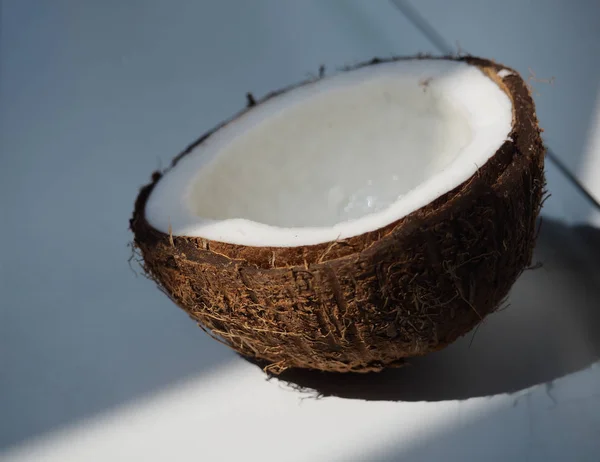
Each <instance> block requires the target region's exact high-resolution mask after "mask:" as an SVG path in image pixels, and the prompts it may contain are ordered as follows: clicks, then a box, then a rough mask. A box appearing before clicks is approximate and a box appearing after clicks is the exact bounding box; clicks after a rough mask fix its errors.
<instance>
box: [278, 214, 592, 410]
mask: <svg viewBox="0 0 600 462" xmlns="http://www.w3.org/2000/svg"><path fill="white" fill-rule="evenodd" d="M535 261H539V262H541V263H542V267H541V268H539V269H536V270H529V271H526V272H525V273H524V274H523V275H522V276H521V278H520V279H519V280H518V281H517V283H516V284H515V286H514V287H513V290H512V291H511V294H510V297H509V303H510V306H509V307H508V308H507V309H504V310H502V311H500V312H497V313H495V314H493V315H491V316H489V317H488V318H486V320H485V321H484V322H483V323H482V324H481V325H480V326H479V328H477V329H476V330H474V331H473V332H471V333H469V334H467V335H466V336H465V337H463V338H462V339H460V340H459V341H457V342H456V343H454V344H453V345H451V346H450V347H448V348H446V349H445V350H443V351H440V352H437V353H433V354H430V355H428V356H425V357H422V358H415V359H411V360H410V361H408V364H407V366H405V367H402V368H399V369H388V370H384V371H382V372H379V373H368V374H339V373H324V372H319V371H311V370H301V369H295V370H288V371H286V372H284V373H283V374H281V375H280V376H279V377H278V378H277V379H276V380H280V381H282V382H287V383H288V384H289V385H291V386H293V387H299V388H302V389H312V390H315V391H316V392H317V393H318V394H320V395H323V396H337V397H341V398H351V399H364V400H391V401H441V400H454V399H467V398H471V397H477V396H488V395H494V394H498V393H507V392H514V391H517V390H520V389H523V388H527V387H529V386H532V385H535V384H539V383H543V382H548V381H551V380H553V379H556V378H558V377H561V376H564V375H566V374H569V373H572V372H575V371H577V370H579V369H582V368H584V367H586V366H588V365H590V364H592V363H593V362H595V361H597V360H598V359H599V358H600V229H596V228H592V227H590V226H579V227H568V226H565V225H563V224H561V223H559V222H557V221H546V220H544V222H543V226H542V229H541V233H540V236H539V238H538V242H537V245H536V249H535V254H534V262H535Z"/></svg>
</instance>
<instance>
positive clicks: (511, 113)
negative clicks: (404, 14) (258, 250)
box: [137, 56, 521, 247]
mask: <svg viewBox="0 0 600 462" xmlns="http://www.w3.org/2000/svg"><path fill="white" fill-rule="evenodd" d="M444 61H445V62H444ZM419 63H421V64H424V66H423V65H421V66H420V67H419ZM440 63H441V65H440ZM374 65H377V68H378V69H382V73H383V75H386V73H387V75H390V71H389V70H388V69H386V66H388V67H389V68H390V69H391V71H394V70H395V66H398V67H399V68H400V75H406V72H407V69H408V70H409V71H410V68H411V67H412V68H413V70H414V68H417V70H419V68H420V70H421V72H420V73H417V74H418V75H416V77H415V80H417V81H418V82H419V84H420V85H421V84H422V83H423V82H424V81H425V82H426V83H427V84H428V83H429V81H428V80H427V79H428V78H429V77H431V70H432V69H433V70H437V71H438V72H440V71H446V70H448V69H450V70H452V69H461V70H466V72H470V73H471V74H473V73H474V72H476V73H477V74H476V76H475V78H476V80H477V81H478V82H479V83H481V84H482V85H484V86H486V88H487V90H492V91H494V92H495V93H496V95H497V96H500V97H502V98H503V103H504V104H505V105H504V108H505V109H506V111H505V113H504V120H503V123H504V125H503V126H502V127H501V130H500V129H498V130H496V133H499V132H501V135H498V136H497V137H496V140H495V143H494V144H493V146H490V144H489V143H487V145H488V146H487V147H488V149H487V150H481V149H478V148H477V146H478V145H477V144H475V143H473V142H471V143H469V145H468V147H471V148H472V151H473V152H479V153H481V152H484V151H485V152H484V155H483V157H482V158H481V159H478V160H477V161H476V162H470V163H465V162H458V164H457V162H454V164H453V165H451V166H450V168H447V169H445V170H443V171H442V172H441V173H440V174H437V175H434V176H432V177H431V178H429V179H428V180H427V181H426V182H425V183H422V184H421V185H419V187H418V188H416V190H413V191H411V192H410V193H409V194H407V195H405V196H404V198H402V199H400V200H399V201H397V202H396V203H395V204H393V205H392V206H390V207H388V208H387V209H385V210H383V211H381V212H376V213H371V214H367V215H365V216H363V217H361V218H359V219H356V220H348V221H343V222H341V223H339V224H336V225H334V226H328V227H278V226H273V225H267V224H264V223H258V222H255V221H252V220H240V219H226V220H220V221H218V220H206V219H202V218H198V217H196V219H197V220H199V221H200V222H201V226H200V227H195V228H194V229H190V228H189V226H188V228H185V226H184V227H183V229H182V226H181V221H178V220H177V219H176V218H177V216H176V215H177V214H176V213H175V214H174V213H172V212H173V209H171V208H169V213H166V214H164V213H163V214H162V216H159V218H160V220H158V221H160V223H157V220H156V214H154V215H153V205H152V204H153V198H154V199H156V198H157V197H159V198H160V197H161V193H160V191H161V189H163V191H164V189H165V188H167V187H168V186H169V183H172V182H174V181H176V180H178V177H179V176H180V175H181V173H183V174H187V180H188V181H187V183H185V182H184V184H190V183H189V182H190V178H191V179H192V180H193V177H195V176H197V175H198V172H199V169H197V168H196V169H194V168H189V167H190V166H191V165H192V164H193V162H191V161H194V160H196V162H199V164H200V166H202V163H206V162H209V161H210V160H211V159H212V158H211V157H210V156H194V154H195V153H197V152H198V150H199V149H200V150H202V149H204V150H205V151H206V146H210V143H211V140H217V143H215V144H216V145H217V146H218V141H219V137H220V138H221V139H227V138H228V129H230V128H231V127H233V128H234V129H235V128H236V125H239V124H240V121H241V122H242V124H243V122H244V120H249V118H250V120H251V117H252V115H253V114H258V116H260V115H261V114H263V113H267V114H268V112H269V110H270V109H271V108H272V107H270V106H269V105H271V104H275V105H276V104H278V103H279V104H280V105H281V106H282V107H283V106H286V107H287V106H289V105H290V103H289V101H287V100H286V97H287V96H289V95H292V98H294V96H295V95H296V99H297V100H298V101H306V100H307V99H306V97H305V96H303V94H302V93H299V96H297V95H298V92H301V91H303V90H308V91H309V92H310V90H312V89H314V88H317V93H318V92H319V89H320V92H322V93H327V92H328V91H329V89H330V88H335V87H336V86H338V85H337V84H339V81H340V80H342V81H343V79H344V78H349V79H350V83H352V80H360V77H361V75H360V71H361V70H364V71H365V73H364V74H363V75H364V76H367V77H368V76H378V75H380V74H377V73H376V72H374V70H373V66H374ZM423 70H425V71H423ZM386 71H387V72H386ZM515 75H517V76H518V74H516V72H515V71H514V70H512V69H510V68H508V67H505V66H499V65H496V64H495V63H493V62H492V61H488V60H482V59H479V58H473V57H459V58H457V57H447V56H446V57H431V56H416V57H395V58H390V59H386V60H380V59H377V58H375V59H374V60H372V61H369V62H367V63H362V64H359V65H357V66H353V67H350V68H346V69H344V72H341V73H339V74H336V75H334V76H333V77H327V78H324V79H323V78H318V79H313V80H309V81H305V82H302V83H300V84H296V85H293V86H290V87H287V88H285V89H283V90H279V91H276V92H273V93H271V94H269V95H267V96H266V97H265V98H263V99H262V100H260V101H258V102H255V101H254V100H253V99H252V98H250V99H249V107H248V108H247V109H246V110H244V111H242V112H240V113H238V114H236V115H235V116H234V117H232V118H231V119H229V120H227V121H226V122H224V123H222V124H221V125H219V126H218V127H216V128H215V129H214V130H212V131H210V132H209V133H207V134H206V135H204V136H203V137H201V138H200V139H199V140H198V141H196V142H195V143H193V144H192V145H190V146H189V147H188V148H187V149H186V150H185V151H184V152H183V153H181V154H180V155H179V156H177V157H176V158H175V159H174V161H173V163H172V165H171V167H170V168H169V169H167V170H166V171H165V172H162V173H160V174H156V175H155V177H154V181H153V184H152V188H151V189H150V191H148V194H146V199H145V201H144V204H143V210H138V211H137V212H142V215H143V218H144V221H146V222H147V224H148V226H149V227H150V228H153V229H155V230H156V231H158V232H159V233H164V234H171V235H172V236H181V237H190V238H197V239H201V240H207V241H211V242H220V243H224V244H228V245H232V246H243V247H305V246H312V245H319V244H323V243H327V242H332V241H342V240H345V239H349V238H353V237H356V236H360V235H363V234H366V233H370V232H373V231H377V230H379V229H383V228H386V227H388V226H389V225H390V224H393V223H395V222H398V221H400V220H402V219H403V218H405V217H407V216H408V215H410V214H411V213H413V212H415V211H418V210H419V209H421V208H423V207H425V206H427V205H429V204H431V203H432V202H435V201H437V200H439V199H441V198H443V197H444V196H445V195H447V194H448V193H449V192H450V191H452V190H453V189H456V188H458V187H460V186H461V185H463V184H464V183H465V182H467V181H468V180H469V178H471V177H473V175H474V174H475V173H476V172H477V171H478V170H479V169H480V168H481V167H482V166H483V165H484V164H485V163H486V162H487V161H488V160H490V159H491V158H493V157H494V155H495V154H497V152H498V150H499V149H500V148H501V147H502V145H503V144H504V143H505V142H507V141H508V142H510V141H511V134H512V132H513V130H514V126H515V107H514V101H513V95H512V94H511V92H510V90H509V89H508V88H507V87H506V85H505V82H504V79H507V78H511V77H512V76H515ZM348 76H349V77H348ZM355 77H357V78H355ZM434 77H435V76H434ZM458 80H462V81H465V80H468V79H465V77H464V76H460V77H459V79H458ZM519 80H521V79H520V78H519ZM328 82H333V83H332V84H331V85H330V86H329V87H328V86H327V83H328ZM319 85H320V86H319ZM434 85H435V83H434ZM461 89H462V90H464V89H465V88H464V87H462V88H461ZM477 96H480V95H479V94H478V93H477V92H471V94H470V97H471V99H473V98H476V97H477ZM288 99H289V98H288ZM309 99H310V97H309ZM262 108H266V109H265V110H264V111H263V113H261V112H260V111H261V109H262ZM478 115H480V114H478ZM470 126H471V128H473V125H472V124H471V125H470ZM242 128H243V125H242ZM250 129H251V128H250ZM242 132H243V130H242ZM478 133H479V135H486V134H487V133H488V132H485V131H479V132H478ZM484 141H485V140H484ZM215 144H213V145H215ZM200 152H202V151H200ZM216 152H219V149H216ZM213 155H214V153H213ZM202 157H204V158H202ZM198 159H199V160H198ZM461 159H464V156H461V155H459V156H458V160H461ZM457 171H458V172H459V173H460V175H457ZM178 172H179V173H178ZM184 176H185V175H184ZM444 178H446V180H448V178H450V181H449V182H448V181H446V183H443V184H442V185H441V186H440V184H441V183H440V179H444ZM436 184H437V187H436ZM424 185H425V186H424ZM432 185H433V187H431V186H432ZM423 187H424V188H425V189H427V188H428V191H429V195H427V194H425V195H423V194H419V193H420V190H422V189H423ZM157 191H158V194H157V193H156V192H157ZM415 191H416V193H415ZM162 196H163V197H164V194H163V195H162ZM407 198H408V199H413V200H412V201H410V200H407ZM415 198H416V199H418V200H414V199H415ZM172 204H173V201H172ZM174 204H175V206H181V205H182V204H185V201H181V200H179V201H177V200H175V201H174ZM154 211H156V208H154ZM184 225H186V224H184ZM187 225H189V223H187ZM223 228H228V229H230V230H231V229H232V228H235V229H236V230H237V231H241V232H238V233H237V234H236V233H233V234H236V235H234V236H232V233H229V235H227V233H225V234H224V233H223V232H222V231H223ZM207 230H208V232H207Z"/></svg>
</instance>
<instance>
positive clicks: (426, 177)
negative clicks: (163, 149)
mask: <svg viewBox="0 0 600 462" xmlns="http://www.w3.org/2000/svg"><path fill="white" fill-rule="evenodd" d="M501 77H502V76H501ZM511 126H512V102H511V100H510V98H509V97H508V95H507V94H506V93H505V92H504V91H503V90H502V89H501V88H500V87H499V86H498V85H497V83H495V82H494V81H493V80H492V79H490V78H489V77H488V76H486V75H485V74H484V73H483V72H482V71H481V70H480V69H478V68H477V67H474V66H471V65H468V64H466V63H462V62H456V61H450V60H409V61H400V62H394V63H385V64H379V65H376V66H367V67H363V68H360V69H358V70H353V71H349V72H344V73H340V74H338V75H335V76H332V77H328V78H325V79H321V80H318V81H316V82H313V83H310V84H306V85H303V86H301V87H298V88H296V89H293V90H290V91H288V92H286V93H283V94H281V95H279V96H277V97H274V98H271V99H269V100H267V101H266V102H264V103H261V104H259V105H257V106H255V107H254V108H252V109H251V110H249V111H247V112H246V113H245V114H244V115H242V116H240V117H238V118H237V119H235V120H233V121H232V122H230V123H229V124H227V125H226V126H225V127H224V128H222V129H220V130H218V131H216V132H215V133H214V134H213V135H212V136H210V137H209V138H208V139H207V140H206V141H205V142H203V143H201V144H200V145H199V146H198V147H196V148H195V149H194V150H193V151H192V152H190V153H189V154H187V155H186V156H185V157H183V158H182V159H181V160H180V161H179V162H178V163H177V165H176V166H175V167H174V168H172V169H171V170H170V171H168V173H167V174H166V175H164V176H163V178H162V179H161V180H160V181H159V182H158V184H157V185H156V187H155V188H154V190H153V191H152V194H151V195H150V197H149V199H148V202H147V205H146V210H145V212H146V219H147V220H148V222H149V224H150V225H152V226H153V227H155V228H156V229H158V230H160V231H162V232H165V233H169V232H171V233H172V234H173V235H180V236H191V237H201V238H205V239H209V240H214V241H219V242H226V243H232V244H239V245H247V246H277V247H293V246H303V245H313V244H319V243H323V242H330V241H335V240H338V239H345V238H349V237H352V236H356V235H360V234H363V233H366V232H369V231H373V230H376V229H379V228H382V227H384V226H386V225H388V224H390V223H392V222H394V221H396V220H398V219H400V218H402V217H404V216H406V215H408V214H410V213H412V212H414V211H416V210H418V209H419V208H421V207H424V206H426V205H427V204H429V203H430V202H432V201H433V200H435V199H436V198H438V197H440V196H442V195H443V194H444V193H446V192H448V191H450V190H452V189H453V188H455V187H456V186H458V185H460V184H461V183H463V182H464V181H466V180H467V179H469V178H470V177H471V176H472V175H473V174H474V173H475V172H476V171H477V169H479V168H480V167H481V166H483V165H484V164H485V163H486V161H488V160H489V159H490V158H491V157H492V156H493V155H494V154H495V152H496V151H497V150H498V148H500V146H501V145H502V144H503V143H504V141H505V140H506V139H507V137H508V135H509V133H510V131H511V128H512V127H511Z"/></svg>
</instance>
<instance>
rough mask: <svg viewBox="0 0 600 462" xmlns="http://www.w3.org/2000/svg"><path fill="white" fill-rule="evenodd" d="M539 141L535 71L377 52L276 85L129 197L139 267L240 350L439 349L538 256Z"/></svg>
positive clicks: (347, 352) (320, 359)
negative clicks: (528, 74) (529, 75)
mask: <svg viewBox="0 0 600 462" xmlns="http://www.w3.org/2000/svg"><path fill="white" fill-rule="evenodd" d="M544 152H545V151H544V146H543V144H542V141H541V138H540V129H539V128H538V124H537V120H536V116H535V110H534V104H533V101H532V98H531V95H530V93H529V91H528V87H527V85H526V83H525V82H524V81H523V80H522V79H521V77H520V76H519V75H518V74H517V72H515V71H514V70H512V69H507V68H505V67H504V66H501V65H498V64H496V63H493V62H490V61H487V60H484V59H478V58H473V57H463V58H429V57H426V58H424V57H418V58H394V59H390V60H379V59H375V60H373V61H371V62H369V63H366V64H362V65H359V66H356V67H354V68H351V69H347V70H345V71H344V72H341V73H339V74H337V75H335V76H332V77H326V78H319V79H316V80H311V81H309V82H304V83H302V84H300V85H296V86H293V87H290V88H287V89H285V90H283V91H278V92H276V93H273V94H270V95H268V96H267V97H266V98H264V99H263V100H261V101H258V102H255V101H254V99H253V98H252V97H251V96H249V104H248V108H247V109H246V110H245V111H243V112H242V113H240V114H238V115H237V116H235V117H233V118H232V119H231V120H229V121H227V122H225V123H223V124H222V125H220V126H219V127H218V128H216V129H215V130H213V131H212V132H210V133H209V134H207V135H204V136H203V137H202V138H200V139H199V140H198V141H196V142H195V143H194V144H192V145H191V146H190V147H189V148H188V149H186V150H185V151H184V152H183V153H182V154H180V155H179V156H177V157H176V158H175V160H174V161H173V163H172V166H171V167H170V168H169V169H167V170H166V171H165V172H163V173H159V172H157V173H155V174H154V176H153V181H152V182H151V183H150V184H149V185H147V186H145V187H144V188H143V189H142V190H141V192H140V194H139V197H138V198H137V202H136V205H135V211H134V214H133V218H132V219H131V223H130V225H131V229H132V231H133V233H134V239H135V246H136V247H137V248H138V249H139V251H141V254H142V256H143V259H144V268H145V270H146V272H147V273H148V274H149V276H150V277H151V278H153V279H154V280H155V281H156V282H157V283H158V284H159V286H160V287H161V288H162V289H163V290H164V292H166V293H167V294H168V295H169V296H170V297H171V298H172V300H173V301H174V302H175V303H177V304H178V305H179V306H180V307H181V308H183V309H184V310H185V311H186V312H187V313H188V314H189V315H190V316H191V317H192V318H193V319H194V320H196V321H197V322H198V324H199V325H200V327H202V328H203V329H204V330H206V331H208V332H209V333H211V334H212V335H213V336H214V337H216V338H217V339H219V340H221V341H222V342H225V343H226V344H228V345H230V346H231V347H233V348H234V349H235V350H237V351H238V352H240V353H241V354H242V355H245V356H247V357H251V358H256V359H259V360H261V361H263V362H266V363H267V364H269V365H270V366H269V369H270V370H271V371H272V372H275V373H277V372H280V371H282V370H284V369H286V368H288V367H302V368H313V369H321V370H328V371H340V372H347V371H357V372H365V371H373V370H380V369H382V368H384V367H387V366H393V365H398V364H400V363H402V361H403V358H407V357H413V356H418V355H423V354H426V353H429V352H433V351H436V350H439V349H441V348H443V347H445V346H447V345H448V344H450V343H451V342H453V341H454V340H455V339H457V338H458V337H460V336H462V335H464V334H465V333H467V332H468V331H469V330H471V329H472V328H473V327H474V326H476V325H477V324H478V323H479V322H481V321H482V319H483V318H484V317H485V316H486V315H488V314H489V313H491V312H493V311H494V310H495V309H496V308H497V307H498V306H499V304H500V303H501V302H502V301H503V300H504V298H505V297H506V296H507V294H508V292H509V289H510V288H511V286H512V284H513V283H514V282H515V280H516V279H517V277H518V276H519V274H520V273H521V272H522V271H523V270H524V268H525V267H526V266H527V265H529V264H530V261H531V256H532V249H533V245H534V240H535V235H536V217H537V215H538V212H539V209H540V206H541V199H542V195H543V189H544V173H543V164H544Z"/></svg>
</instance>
